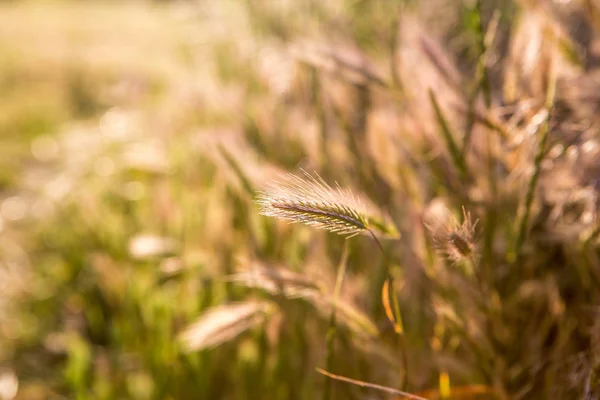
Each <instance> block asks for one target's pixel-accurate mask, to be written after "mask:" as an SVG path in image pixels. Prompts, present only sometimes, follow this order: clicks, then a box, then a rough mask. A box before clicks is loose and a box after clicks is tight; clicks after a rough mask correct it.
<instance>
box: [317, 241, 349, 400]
mask: <svg viewBox="0 0 600 400" xmlns="http://www.w3.org/2000/svg"><path fill="white" fill-rule="evenodd" d="M347 265H348V241H346V240H345V241H344V245H343V247H342V257H341V258H340V263H339V265H338V270H337V276H336V278H335V288H334V289H333V306H332V308H331V316H330V317H329V327H328V328H327V337H326V342H327V349H326V354H325V360H326V361H325V365H326V368H327V370H328V371H331V369H332V367H333V361H334V348H333V347H334V344H335V337H336V335H337V326H336V314H337V307H338V303H339V300H340V293H341V291H342V283H343V281H344V276H345V275H346V266H347ZM330 395H331V380H330V379H327V380H325V387H324V389H323V400H329V399H330Z"/></svg>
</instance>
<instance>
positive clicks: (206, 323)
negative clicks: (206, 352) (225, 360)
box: [179, 301, 276, 351]
mask: <svg viewBox="0 0 600 400" xmlns="http://www.w3.org/2000/svg"><path fill="white" fill-rule="evenodd" d="M275 310H276V306H275V304H273V303H271V302H268V301H246V302H240V303H233V304H228V305H223V306H218V307H214V308H212V309H209V310H208V311H206V312H205V313H204V314H203V315H202V316H201V317H200V318H199V319H198V320H197V321H196V322H194V323H192V324H191V325H190V326H188V327H187V328H186V329H185V330H184V331H183V332H182V333H181V334H180V335H179V341H180V342H181V345H182V346H183V348H184V349H185V350H186V351H196V350H202V349H206V348H211V347H215V346H218V345H220V344H222V343H225V342H227V341H229V340H231V339H233V338H235V337H237V336H238V335H240V334H241V333H243V332H245V331H247V330H249V329H250V328H252V327H254V326H257V325H259V324H261V323H262V322H263V321H264V320H265V318H266V316H267V315H269V314H271V313H273V312H274V311H275Z"/></svg>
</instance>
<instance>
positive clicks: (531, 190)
mask: <svg viewBox="0 0 600 400" xmlns="http://www.w3.org/2000/svg"><path fill="white" fill-rule="evenodd" d="M551 68H552V66H551ZM555 93H556V77H555V76H554V70H553V69H551V72H550V78H549V80H548V89H547V91H546V102H545V108H546V112H547V115H546V118H545V120H544V123H543V124H542V126H541V128H540V130H541V132H542V133H541V135H542V137H541V138H540V144H539V146H538V151H537V154H536V156H535V162H534V171H533V175H532V176H531V179H530V181H529V186H528V188H527V196H526V198H525V213H524V214H523V218H522V219H521V223H520V226H519V235H518V236H517V241H516V244H515V251H514V257H515V258H518V257H520V255H521V250H522V248H523V244H524V243H525V238H526V236H527V227H528V224H529V218H530V215H531V205H532V204H533V196H534V195H535V190H536V188H537V183H538V180H539V177H540V172H541V170H542V168H541V166H542V160H543V159H544V156H545V155H546V143H547V142H548V133H549V132H550V114H551V113H552V106H553V104H554V95H555Z"/></svg>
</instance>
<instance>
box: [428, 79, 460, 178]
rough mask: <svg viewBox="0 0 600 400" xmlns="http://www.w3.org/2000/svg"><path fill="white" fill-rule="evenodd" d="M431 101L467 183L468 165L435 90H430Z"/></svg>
mask: <svg viewBox="0 0 600 400" xmlns="http://www.w3.org/2000/svg"><path fill="white" fill-rule="evenodd" d="M429 99H430V101H431V104H432V106H433V110H434V111H435V116H436V119H437V120H438V123H439V124H440V127H441V128H442V136H443V137H444V140H445V142H446V146H447V147H448V150H449V151H450V156H451V157H452V161H453V162H454V165H455V166H456V168H457V170H458V172H459V174H460V176H461V179H462V180H463V181H466V180H467V178H468V171H467V163H466V162H465V157H464V154H463V153H462V152H461V151H460V149H459V148H458V145H457V144H456V140H455V139H454V135H453V134H452V130H451V129H450V125H448V121H447V120H446V118H445V117H444V114H443V112H442V110H441V108H440V105H439V104H438V101H437V98H436V96H435V93H434V92H433V89H429Z"/></svg>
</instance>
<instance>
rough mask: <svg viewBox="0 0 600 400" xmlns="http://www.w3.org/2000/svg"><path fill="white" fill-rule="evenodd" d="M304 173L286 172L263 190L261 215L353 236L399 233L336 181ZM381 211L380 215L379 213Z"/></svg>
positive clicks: (259, 199) (260, 195)
mask: <svg viewBox="0 0 600 400" xmlns="http://www.w3.org/2000/svg"><path fill="white" fill-rule="evenodd" d="M303 174H304V176H303V177H298V176H295V175H291V174H288V175H285V176H283V177H282V178H281V179H280V180H279V181H277V182H275V183H274V184H272V185H270V186H269V187H267V188H266V189H265V190H264V191H262V192H261V193H259V195H258V198H257V200H256V202H257V204H258V205H259V206H260V214H261V215H265V216H268V217H275V218H280V219H284V220H287V221H290V222H292V223H303V224H306V225H310V226H315V227H317V228H320V229H325V230H327V231H329V232H335V233H338V234H340V235H347V236H348V237H352V236H355V235H358V234H360V233H362V232H366V231H367V230H377V231H379V232H380V233H383V234H387V235H394V236H397V230H396V228H395V227H394V225H393V224H392V223H391V222H389V220H388V219H387V218H385V217H380V216H379V215H381V213H377V212H376V211H375V212H374V211H373V209H374V207H368V206H366V205H365V204H366V202H365V201H364V200H361V199H359V198H358V197H356V196H354V194H353V193H352V192H351V191H350V190H348V189H342V188H341V187H340V186H339V185H337V184H336V187H335V188H332V187H331V186H329V185H328V184H327V183H325V181H323V179H322V178H321V177H320V176H319V175H316V174H315V176H313V175H311V174H309V173H307V172H306V171H303ZM378 214H379V215H378Z"/></svg>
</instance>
